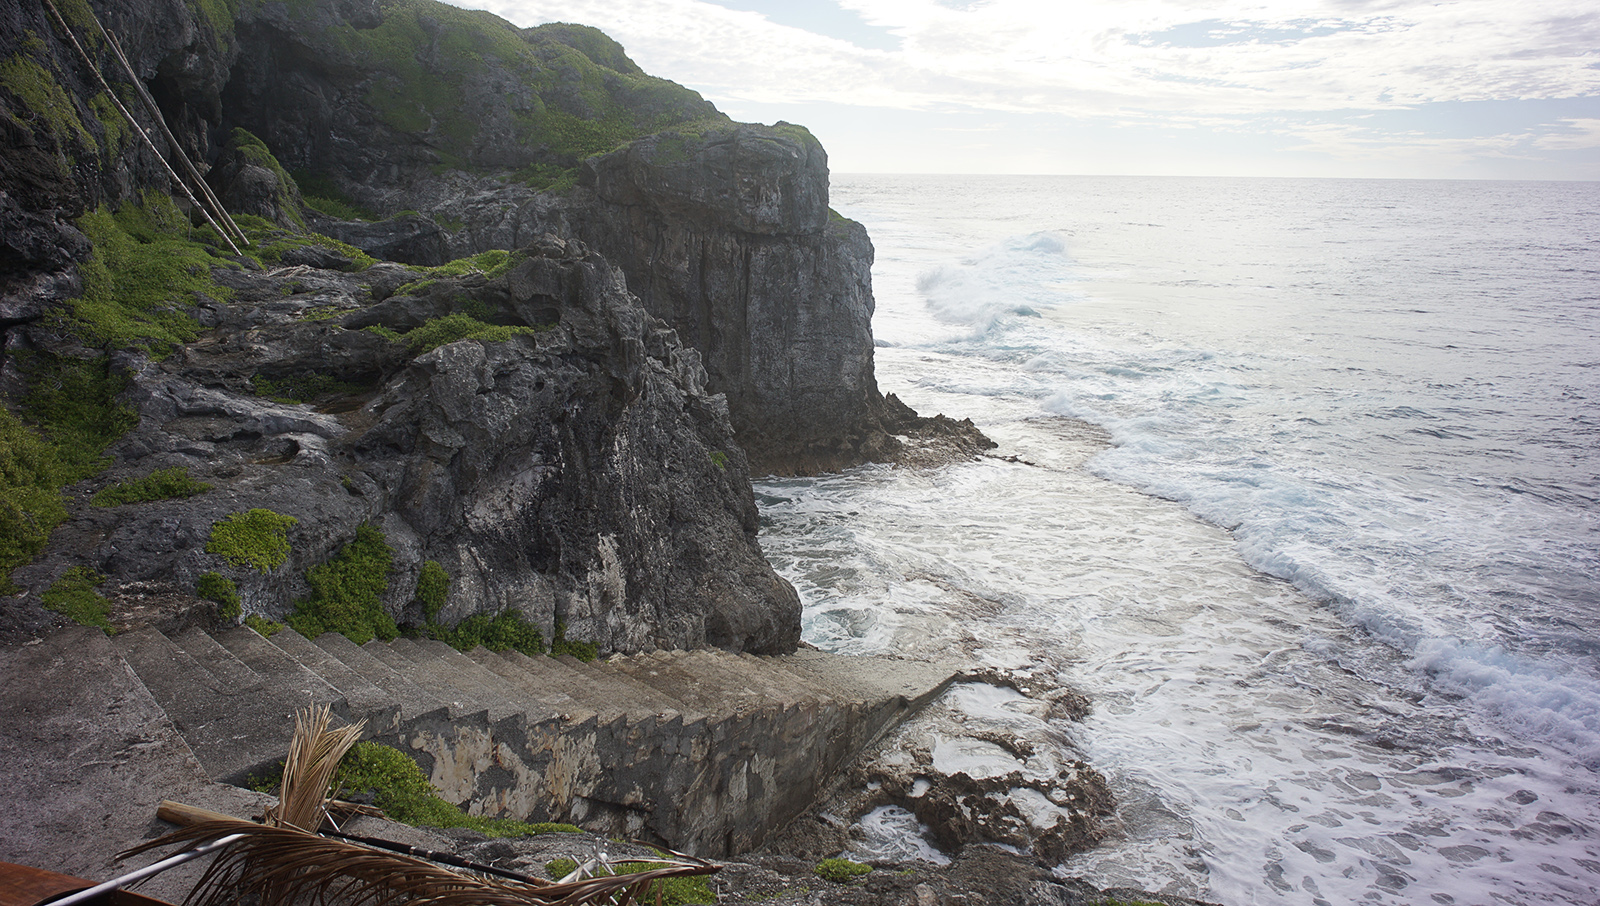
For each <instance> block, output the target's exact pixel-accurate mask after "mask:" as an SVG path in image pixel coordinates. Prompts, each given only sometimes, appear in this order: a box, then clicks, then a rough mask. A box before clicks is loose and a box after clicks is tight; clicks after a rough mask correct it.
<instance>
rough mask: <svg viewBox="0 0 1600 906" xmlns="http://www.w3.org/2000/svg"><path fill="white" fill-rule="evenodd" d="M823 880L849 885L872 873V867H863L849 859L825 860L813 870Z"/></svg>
mask: <svg viewBox="0 0 1600 906" xmlns="http://www.w3.org/2000/svg"><path fill="white" fill-rule="evenodd" d="M812 871H815V872H816V873H817V876H818V877H820V878H822V879H823V880H827V881H832V882H833V883H835V884H848V883H850V882H851V881H854V880H855V879H856V878H859V877H861V876H862V875H864V874H867V873H868V872H871V871H872V866H871V865H862V864H861V863H860V862H853V861H851V860H849V859H823V860H822V861H821V862H818V863H817V865H816V867H815V868H813V869H812Z"/></svg>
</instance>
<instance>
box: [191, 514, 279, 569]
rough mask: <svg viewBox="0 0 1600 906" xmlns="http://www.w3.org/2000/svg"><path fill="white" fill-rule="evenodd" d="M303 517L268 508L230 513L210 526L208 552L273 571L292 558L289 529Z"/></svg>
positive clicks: (235, 561) (236, 564) (207, 542)
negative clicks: (298, 517)
mask: <svg viewBox="0 0 1600 906" xmlns="http://www.w3.org/2000/svg"><path fill="white" fill-rule="evenodd" d="M299 521H300V520H298V519H296V518H294V517H293V516H284V515H282V514H281V513H274V512H273V511H271V510H266V509H259V508H258V509H253V510H249V511H247V512H243V513H230V514H228V515H227V516H225V517H223V518H222V519H219V520H218V521H217V522H216V523H215V524H213V525H212V526H211V537H210V538H209V539H208V540H207V541H206V553H208V554H216V555H217V556H219V557H221V558H222V559H224V560H226V561H228V562H229V563H231V564H232V565H234V566H252V567H255V568H256V569H258V570H261V571H262V572H264V573H270V572H272V571H273V570H275V569H277V568H278V567H280V566H282V565H283V564H284V563H285V562H287V561H288V559H289V528H290V526H293V525H295V524H296V523H298V522H299Z"/></svg>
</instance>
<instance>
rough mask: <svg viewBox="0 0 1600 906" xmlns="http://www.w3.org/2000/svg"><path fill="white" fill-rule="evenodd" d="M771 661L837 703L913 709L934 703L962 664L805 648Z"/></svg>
mask: <svg viewBox="0 0 1600 906" xmlns="http://www.w3.org/2000/svg"><path fill="white" fill-rule="evenodd" d="M771 660H772V661H773V662H774V663H776V664H777V665H779V666H781V667H783V668H784V669H785V670H788V671H790V672H791V673H794V674H795V675H797V676H799V677H800V678H801V679H803V680H806V681H807V682H809V683H812V684H813V685H815V686H816V687H817V688H818V689H820V690H824V691H826V692H827V693H828V694H830V695H832V696H834V697H835V698H836V699H838V700H841V701H844V700H849V701H858V702H861V703H873V702H879V701H883V700H887V699H896V698H898V699H902V700H903V701H904V703H905V705H906V706H907V707H910V708H913V709H914V708H921V707H922V706H923V705H925V704H927V703H928V702H930V701H932V700H933V699H934V698H936V697H937V696H938V695H939V694H940V693H942V692H944V690H945V689H946V688H947V687H948V686H949V685H950V683H951V682H952V681H954V680H955V679H956V678H957V677H958V676H959V675H960V673H961V669H960V667H959V665H956V664H952V663H939V662H933V661H911V660H902V659H900V658H887V657H864V656H847V655H839V654H830V653H828V652H824V651H817V650H815V649H804V648H803V649H801V650H799V651H796V652H795V653H794V654H786V655H780V656H777V657H774V658H772V659H771Z"/></svg>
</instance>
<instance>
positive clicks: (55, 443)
mask: <svg viewBox="0 0 1600 906" xmlns="http://www.w3.org/2000/svg"><path fill="white" fill-rule="evenodd" d="M13 361H15V362H16V363H17V365H18V368H19V370H20V371H21V372H22V373H23V376H24V377H25V378H26V379H27V382H28V388H29V389H28V393H27V395H26V396H25V397H24V399H23V401H22V403H23V405H22V410H23V411H22V415H23V416H24V418H26V419H27V421H29V422H32V425H29V424H26V423H25V422H24V421H23V420H22V419H18V418H17V417H16V416H15V415H12V414H11V413H10V412H8V411H5V410H4V409H0V587H9V584H10V583H9V579H7V578H6V577H7V576H9V575H10V573H11V570H12V569H14V568H16V567H18V566H21V565H22V564H24V563H26V562H28V561H29V560H31V559H32V558H33V557H34V556H35V555H36V554H38V553H39V551H41V550H43V549H44V545H45V542H46V541H48V540H49V538H50V532H51V531H53V530H54V529H55V527H56V526H57V525H60V524H61V523H62V522H63V521H64V520H65V519H66V518H67V508H66V502H65V500H64V499H63V498H62V495H61V489H62V488H63V487H65V486H67V485H69V484H72V483H73V482H76V481H80V480H82V479H84V478H88V477H89V476H91V475H94V474H96V473H98V472H100V471H101V470H103V469H104V468H105V467H106V466H108V465H110V459H109V458H107V457H106V456H105V449H106V447H107V446H109V445H110V444H111V443H112V442H113V441H115V440H116V439H117V438H119V437H121V436H122V435H123V434H125V433H127V431H128V429H130V428H132V427H133V426H134V425H135V424H137V423H138V417H137V416H136V415H135V414H134V412H133V410H131V409H129V408H128V407H127V406H125V405H123V404H122V403H121V402H120V401H119V400H118V395H119V394H120V393H121V392H122V390H123V388H124V387H125V386H126V383H127V381H126V379H125V378H123V377H122V376H121V375H118V374H114V373H112V371H111V364H110V360H109V359H106V358H98V359H75V358H70V357H65V356H55V355H51V354H49V353H43V352H34V353H28V354H20V355H17V356H16V357H15V358H14V359H13Z"/></svg>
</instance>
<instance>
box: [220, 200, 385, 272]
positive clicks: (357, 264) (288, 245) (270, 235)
mask: <svg viewBox="0 0 1600 906" xmlns="http://www.w3.org/2000/svg"><path fill="white" fill-rule="evenodd" d="M233 222H234V223H236V224H238V225H239V228H240V229H242V230H244V233H245V235H246V236H248V237H250V243H251V244H250V247H249V248H247V249H245V250H244V253H245V257H247V258H250V259H251V260H253V261H255V262H256V263H257V264H259V265H261V266H263V267H265V266H267V265H272V264H278V263H280V262H281V261H283V256H284V255H285V254H287V253H288V252H289V251H291V250H293V249H297V248H308V247H313V246H315V247H320V248H325V249H328V250H329V251H332V252H336V253H338V254H340V255H343V256H344V257H345V258H346V259H348V260H349V261H350V263H349V264H347V265H344V266H343V267H342V268H341V269H342V270H344V271H346V272H347V273H356V272H359V271H364V270H366V269H367V268H369V267H371V266H372V265H373V264H376V263H377V261H376V259H374V258H373V257H372V256H371V255H368V254H367V253H366V252H363V251H362V250H360V249H358V248H356V247H355V246H353V245H351V244H349V243H347V242H341V241H339V240H338V239H334V238H333V237H331V236H324V235H322V234H321V233H310V232H296V231H291V230H285V229H283V228H281V227H279V226H278V225H277V224H275V223H273V222H272V221H270V220H267V219H266V218H264V217H257V216H256V215H254V214H235V215H234V216H233ZM195 232H196V233H198V234H201V235H203V236H205V237H206V239H207V240H208V241H212V242H215V243H216V244H218V245H221V244H222V240H221V238H220V237H218V236H217V233H216V231H215V230H212V229H211V227H210V226H209V225H208V226H206V227H205V228H203V229H196V231H195Z"/></svg>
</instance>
